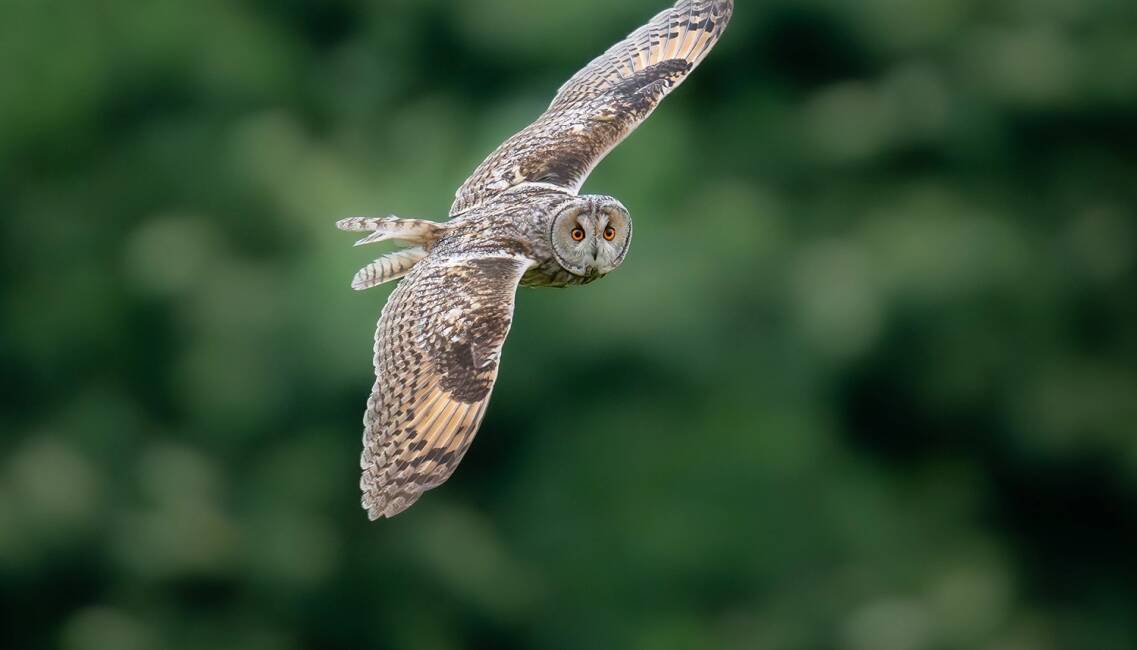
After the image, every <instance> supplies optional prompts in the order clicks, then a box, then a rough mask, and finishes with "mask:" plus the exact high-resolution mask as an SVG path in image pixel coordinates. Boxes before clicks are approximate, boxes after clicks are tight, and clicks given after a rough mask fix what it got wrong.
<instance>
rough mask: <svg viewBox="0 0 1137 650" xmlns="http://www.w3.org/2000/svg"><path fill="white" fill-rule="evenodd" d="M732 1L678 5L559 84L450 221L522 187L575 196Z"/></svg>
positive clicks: (672, 82) (472, 181)
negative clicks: (537, 186) (547, 103)
mask: <svg viewBox="0 0 1137 650" xmlns="http://www.w3.org/2000/svg"><path fill="white" fill-rule="evenodd" d="M733 10H734V2H733V0H679V2H677V3H676V4H675V6H674V7H671V8H670V9H667V10H665V11H663V12H661V13H660V14H659V15H657V16H656V17H655V18H653V19H652V20H651V22H649V23H648V24H646V25H644V26H643V27H641V28H639V29H637V30H636V31H634V32H632V33H631V34H630V35H628V37H627V38H625V39H624V40H622V41H620V42H619V43H617V44H616V45H614V46H612V48H611V49H609V50H608V51H607V52H605V53H604V54H602V55H600V56H599V57H597V58H596V59H595V60H593V61H592V63H589V64H588V65H587V66H586V67H585V68H584V69H583V70H581V71H580V72H578V73H576V74H575V75H574V76H573V77H572V78H571V79H569V80H568V82H567V83H565V85H564V86H561V89H560V91H558V92H557V96H556V98H554V99H553V103H552V104H551V105H550V106H549V108H548V110H546V111H545V112H544V113H543V114H542V115H541V117H539V118H537V121H536V122H534V123H533V124H530V125H529V126H528V127H526V128H525V129H524V130H523V131H521V132H520V133H518V134H517V135H514V136H513V137H511V138H510V139H508V140H506V141H505V143H504V144H502V145H501V146H500V147H498V148H497V150H496V151H494V152H493V153H492V154H490V157H489V158H487V159H486V160H485V161H484V162H482V164H481V165H479V166H478V168H477V169H475V170H474V173H473V175H471V176H470V178H469V179H467V180H466V182H465V183H463V184H462V187H460V188H459V189H458V192H457V194H456V196H455V199H454V204H453V206H451V208H450V216H455V215H457V214H459V213H462V212H465V211H466V210H469V209H470V208H472V207H475V206H477V205H479V204H481V203H484V202H485V201H486V200H488V199H489V198H491V197H493V196H494V195H495V194H498V193H500V192H503V191H505V190H507V189H509V188H510V187H513V186H514V185H519V184H521V183H533V182H537V183H550V184H553V185H556V186H559V187H563V188H565V189H566V190H568V191H570V192H573V193H575V192H577V191H578V190H579V189H580V186H581V185H582V184H583V183H584V179H585V178H586V177H587V176H588V174H589V172H591V171H592V168H593V167H595V166H596V164H597V163H599V162H600V160H601V159H603V158H604V156H605V155H607V154H608V152H609V151H611V150H612V149H613V148H614V147H615V146H616V145H617V144H619V143H620V141H621V140H623V139H624V138H625V137H627V135H628V134H629V133H631V132H632V131H633V130H634V129H635V128H636V127H637V126H639V125H640V123H642V122H643V121H644V120H645V119H647V117H648V115H650V114H651V112H652V111H653V110H655V107H656V106H657V105H659V102H660V101H661V100H662V99H663V98H664V97H666V96H667V94H668V93H670V92H671V91H672V90H674V89H675V87H676V86H678V85H679V84H680V83H682V82H683V80H684V79H686V78H687V75H689V74H690V73H691V71H692V70H694V69H695V66H697V65H699V62H701V61H702V60H703V58H704V57H706V56H707V53H708V52H710V51H711V48H712V47H714V44H715V43H716V42H717V41H718V39H719V37H720V36H721V35H722V32H723V30H724V29H726V25H727V23H728V22H729V21H730V16H731V13H732V12H733Z"/></svg>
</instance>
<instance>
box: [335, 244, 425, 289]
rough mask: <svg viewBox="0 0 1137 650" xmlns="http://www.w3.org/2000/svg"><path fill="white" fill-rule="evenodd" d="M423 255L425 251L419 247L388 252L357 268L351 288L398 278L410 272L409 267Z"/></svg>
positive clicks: (364, 287) (370, 285)
mask: <svg viewBox="0 0 1137 650" xmlns="http://www.w3.org/2000/svg"><path fill="white" fill-rule="evenodd" d="M424 257H426V251H425V250H423V249H422V248H420V247H415V248H407V249H404V250H401V251H395V252H393V253H388V254H386V255H384V256H382V257H380V258H379V259H377V260H375V261H374V262H372V263H370V264H368V265H367V266H365V267H363V268H362V269H359V272H358V273H356V274H355V277H354V278H352V279H351V288H352V289H355V290H356V291H363V290H364V289H370V288H371V287H377V286H379V285H381V284H383V283H385V282H390V281H391V280H398V279H399V278H401V277H403V276H404V275H406V274H407V273H408V272H410V270H411V267H413V266H414V265H415V264H417V263H418V262H419V260H421V259H423V258H424Z"/></svg>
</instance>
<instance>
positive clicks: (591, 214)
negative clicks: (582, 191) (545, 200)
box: [549, 196, 632, 278]
mask: <svg viewBox="0 0 1137 650" xmlns="http://www.w3.org/2000/svg"><path fill="white" fill-rule="evenodd" d="M549 237H550V239H551V243H552V247H553V254H554V255H555V256H556V258H557V262H558V263H559V264H560V265H561V266H563V267H564V268H565V270H566V271H568V272H569V273H572V274H573V275H579V276H582V277H586V278H593V277H597V276H601V275H605V274H607V273H610V272H612V271H613V270H615V269H616V267H618V266H620V264H621V263H622V262H623V261H624V255H626V254H627V253H628V246H629V245H630V244H631V243H632V217H631V215H630V214H628V210H627V208H625V207H624V206H623V204H621V203H620V202H619V201H617V200H616V199H613V198H612V197H608V196H582V197H578V198H576V199H574V200H572V201H569V202H568V203H566V204H564V205H563V206H562V207H561V208H560V211H559V212H558V213H557V215H556V217H554V218H553V223H552V227H551V229H550V232H549Z"/></svg>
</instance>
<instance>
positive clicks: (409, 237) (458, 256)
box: [336, 0, 734, 519]
mask: <svg viewBox="0 0 1137 650" xmlns="http://www.w3.org/2000/svg"><path fill="white" fill-rule="evenodd" d="M733 9H734V3H733V1H732V0H680V1H679V2H677V3H676V4H675V5H674V6H673V7H671V8H670V9H666V10H664V11H663V12H661V13H659V14H658V15H657V16H655V17H654V18H652V19H651V21H650V22H648V23H647V24H646V25H644V26H643V27H640V28H639V29H637V30H635V31H634V32H632V33H631V34H630V35H629V36H628V37H627V38H625V39H624V40H622V41H620V42H619V43H617V44H616V45H614V46H613V47H612V48H610V49H609V50H608V51H607V52H605V53H604V54H602V55H601V56H600V57H598V58H596V59H595V60H593V61H592V62H591V63H589V64H588V65H587V66H585V67H584V69H582V70H581V71H580V72H578V73H576V74H575V75H574V76H573V77H572V78H571V79H569V80H568V82H566V83H565V84H564V85H563V86H561V88H560V90H559V91H558V92H557V94H556V97H555V98H554V99H553V102H552V104H550V105H549V108H548V109H547V110H546V111H545V112H544V113H543V114H542V115H541V116H540V117H538V118H537V121H535V122H533V123H532V124H530V125H529V126H528V127H526V128H525V129H523V130H522V131H521V132H520V133H517V134H516V135H514V136H513V137H511V138H509V139H508V140H506V141H505V142H504V143H503V144H502V145H501V146H500V147H498V148H497V150H496V151H494V152H493V153H492V154H490V156H489V157H488V158H486V160H485V161H484V162H482V163H481V164H480V165H478V167H477V168H476V169H475V170H474V172H473V174H472V175H471V176H470V177H469V179H467V180H466V182H465V183H463V184H462V186H461V187H460V188H459V189H458V191H457V193H456V194H455V198H454V203H453V205H452V207H451V208H450V219H449V220H448V221H445V222H434V221H424V220H419V219H404V218H399V217H394V216H391V217H381V218H366V217H358V218H351V219H344V220H342V221H340V222H338V223H337V224H336V225H337V226H338V227H339V228H340V229H342V230H347V231H355V232H365V233H368V234H367V235H366V236H365V237H363V239H361V240H359V241H358V242H357V243H356V245H357V246H358V245H362V244H370V243H375V242H383V241H393V242H396V243H398V244H401V245H403V246H404V248H402V249H400V250H398V251H396V252H393V253H390V254H387V255H384V256H382V257H380V258H379V259H377V260H375V261H374V262H372V263H371V264H369V265H367V266H366V267H364V268H363V269H361V270H360V271H359V272H358V273H356V275H355V277H354V279H353V280H352V287H353V288H355V289H358V290H362V289H368V288H370V287H375V286H378V285H380V284H383V283H385V282H389V281H393V280H400V279H401V280H400V282H399V284H398V286H397V287H396V288H395V290H394V291H393V292H392V293H391V295H390V298H389V299H388V301H387V304H386V306H384V308H383V311H382V314H381V315H380V318H379V326H378V328H377V330H376V332H375V348H374V352H375V356H374V362H375V385H374V387H373V388H372V391H371V396H370V398H369V399H368V401H367V409H366V411H365V413H364V417H363V454H362V456H361V457H360V467H361V468H362V470H363V476H362V478H361V480H360V489H361V490H362V492H363V499H362V503H363V508H364V509H365V510H366V511H367V514H368V516H369V518H371V519H377V518H379V517H392V516H394V515H397V514H399V513H400V512H402V511H403V510H406V509H407V508H408V507H410V506H411V505H412V504H413V503H414V502H415V501H417V500H418V498H419V497H420V496H422V493H423V492H425V491H427V490H429V489H431V488H434V487H437V486H438V485H440V484H441V483H442V482H444V481H445V480H446V479H447V478H449V477H450V475H451V474H452V473H453V472H454V469H455V467H456V466H457V465H458V463H459V461H461V460H462V456H463V455H465V453H466V450H467V449H469V447H470V443H471V442H472V441H473V438H474V434H475V433H476V432H477V430H478V425H479V424H480V423H481V421H482V416H484V415H485V412H486V406H487V404H488V403H489V399H490V393H491V392H492V391H493V385H494V380H495V379H496V378H497V373H498V366H499V364H500V363H501V350H502V345H503V344H504V342H505V337H506V335H507V334H508V333H509V328H510V325H511V322H512V319H513V304H514V295H515V294H516V291H517V288H518V286H526V287H567V286H574V285H584V284H588V283H590V282H592V281H594V280H596V279H597V278H601V277H603V276H605V275H606V274H608V273H611V272H612V271H613V270H615V269H616V268H617V267H619V266H620V264H621V263H622V262H623V260H624V256H625V255H627V254H628V247H629V245H630V244H631V241H632V217H631V215H630V214H629V213H628V210H627V208H625V207H624V205H623V204H622V203H620V202H619V201H617V200H616V199H614V198H612V197H610V196H602V195H580V194H578V191H579V190H580V187H581V185H582V184H583V183H584V180H585V178H586V177H587V176H588V174H589V172H591V171H592V169H593V167H595V166H596V164H597V163H599V162H600V160H601V159H603V158H604V156H605V155H607V154H608V152H609V151H611V150H612V149H613V148H614V147H615V146H616V145H617V144H619V143H620V142H621V141H622V140H623V139H624V138H625V137H627V136H628V134H630V133H631V132H632V131H633V130H634V129H635V128H636V127H637V126H639V125H640V124H641V123H642V122H643V121H644V120H645V119H647V117H648V116H649V115H651V113H652V111H654V110H655V108H656V106H658V105H659V103H660V101H662V100H663V98H664V97H666V96H667V95H668V93H670V92H671V91H672V90H674V89H675V88H676V87H677V86H678V85H679V84H680V83H682V82H683V80H684V79H686V78H687V75H689V74H691V71H692V70H694V69H695V67H696V66H698V65H699V63H700V62H701V61H702V60H703V59H704V58H705V57H706V56H707V54H708V53H709V52H710V50H711V48H712V47H714V45H715V43H716V42H717V41H718V39H719V37H720V36H722V33H723V30H725V29H726V26H727V23H728V22H729V21H730V17H731V13H732V12H733Z"/></svg>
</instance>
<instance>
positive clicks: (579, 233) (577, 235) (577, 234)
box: [570, 226, 584, 241]
mask: <svg viewBox="0 0 1137 650" xmlns="http://www.w3.org/2000/svg"><path fill="white" fill-rule="evenodd" d="M570 234H571V236H572V240H573V241H584V228H581V227H580V226H577V227H576V228H573V229H572V233H570Z"/></svg>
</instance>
